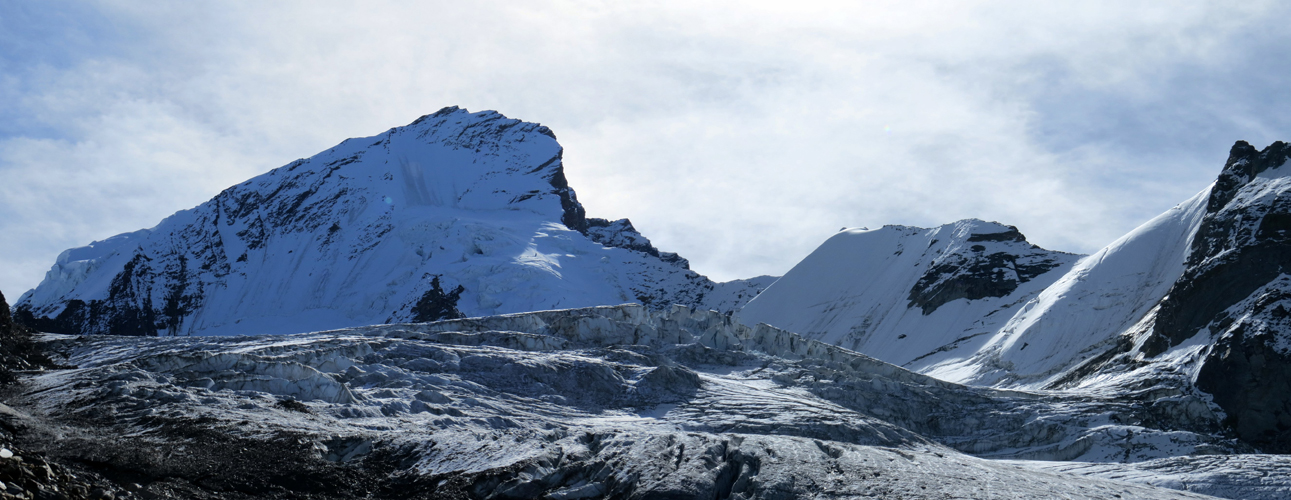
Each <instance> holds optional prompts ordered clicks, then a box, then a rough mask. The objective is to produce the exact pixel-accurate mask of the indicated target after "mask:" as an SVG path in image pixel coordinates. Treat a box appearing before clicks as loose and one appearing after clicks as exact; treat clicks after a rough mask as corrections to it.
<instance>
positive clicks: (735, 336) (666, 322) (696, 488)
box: [11, 305, 1291, 499]
mask: <svg viewBox="0 0 1291 500" xmlns="http://www.w3.org/2000/svg"><path fill="white" fill-rule="evenodd" d="M47 342H49V346H50V347H51V348H52V349H53V350H54V351H58V352H63V353H66V356H67V359H66V360H65V362H66V363H69V364H74V365H76V366H77V367H78V368H75V369H69V370H61V371H54V372H46V373H44V374H40V375H38V376H35V377H32V378H31V379H29V380H28V385H27V388H26V392H25V395H23V396H20V397H16V398H13V399H12V400H11V403H12V404H13V405H14V406H15V407H16V408H18V410H19V411H21V412H23V413H25V414H27V415H29V416H30V417H29V419H30V420H31V422H32V423H31V424H30V425H29V428H30V429H32V430H30V431H28V432H27V435H26V437H27V439H28V440H29V441H31V442H33V443H35V445H33V446H32V447H36V448H39V449H41V450H43V451H45V452H46V453H48V454H49V455H50V456H51V457H55V458H56V459H59V460H64V461H69V462H76V463H83V464H91V465H93V466H94V467H95V468H96V469H95V470H96V471H98V472H99V473H101V474H103V475H105V476H107V477H109V478H121V479H125V480H128V481H130V482H136V483H139V484H140V485H141V486H142V493H143V494H145V495H155V496H157V497H160V498H214V497H226V496H227V497H233V496H237V495H239V494H245V495H248V496H256V497H271V498H277V497H283V498H285V497H288V496H290V495H297V496H309V497H311V498H558V499H573V498H855V497H875V498H890V499H923V498H983V499H985V498H1209V497H1204V496H1202V495H1197V494H1194V493H1190V492H1188V491H1175V490H1172V489H1169V488H1176V489H1180V490H1190V491H1209V492H1227V493H1230V494H1231V495H1230V496H1232V497H1234V498H1281V497H1282V496H1284V495H1285V494H1287V492H1288V491H1291V477H1288V476H1289V474H1288V469H1287V468H1286V467H1285V465H1286V464H1285V463H1283V462H1279V461H1277V460H1275V459H1268V458H1260V457H1256V458H1253V459H1249V460H1246V461H1245V462H1242V464H1246V465H1248V466H1255V465H1258V466H1260V467H1263V468H1265V469H1269V470H1267V472H1268V474H1266V475H1263V476H1258V477H1257V476H1253V475H1251V474H1242V473H1241V472H1242V471H1236V470H1235V471H1232V473H1230V474H1226V475H1224V474H1221V473H1222V472H1224V471H1225V470H1226V469H1224V467H1222V466H1221V467H1208V468H1206V470H1205V471H1203V472H1198V471H1197V470H1196V468H1197V467H1196V464H1195V463H1193V462H1188V461H1184V462H1179V463H1175V462H1169V461H1168V460H1169V459H1168V457H1172V456H1177V455H1185V454H1195V453H1234V452H1240V451H1243V450H1244V447H1243V446H1242V445H1241V444H1240V443H1237V442H1235V441H1234V440H1231V439H1227V438H1224V437H1223V436H1221V435H1219V433H1218V432H1216V431H1217V429H1218V418H1217V417H1216V415H1215V414H1214V413H1213V411H1212V407H1211V406H1210V405H1208V404H1207V403H1206V402H1205V401H1204V400H1201V399H1198V398H1195V397H1192V396H1189V395H1186V394H1176V395H1175V397H1174V398H1173V399H1172V400H1169V401H1166V400H1164V399H1160V398H1152V395H1149V394H1147V393H1146V392H1143V393H1135V394H1120V395H1116V396H1115V397H1103V396H1098V395H1091V394H1077V393H1062V392H1044V391H1005V390H997V389H986V388H973V387H968V386H962V385H958V384H953V383H948V382H944V381H940V380H937V379H934V378H931V377H927V376H924V375H920V374H917V373H914V372H910V371H907V370H904V369H902V368H899V367H897V366H894V365H891V364H887V363H884V362H881V361H877V360H875V359H873V358H870V357H867V356H864V355H861V354H858V353H855V352H852V351H849V350H847V349H843V348H839V347H836V346H832V345H828V344H824V343H820V342H816V341H812V340H808V339H805V338H803V337H801V336H799V335H797V334H793V333H790V332H786V331H783V330H779V329H776V328H773V327H769V326H766V325H763V326H759V327H756V328H750V327H746V326H744V325H742V324H739V323H738V322H733V321H732V320H731V318H730V317H729V316H727V315H724V314H720V313H716V312H712V311H691V310H688V309H686V308H684V307H675V308H672V309H671V310H665V311H656V310H651V309H648V308H645V307H641V306H636V305H627V306H615V307H597V308H588V309H576V310H562V311H544V312H536V313H523V314H514V315H506V316H495V317H488V318H473V319H461V320H449V321H441V322H435V323H422V324H391V325H378V326H368V327H360V328H351V329H344V330H337V331H331V332H320V333H310V334H298V335H276V336H275V335H269V336H242V337H188V338H171V337H162V338H122V337H109V336H85V337H67V336H62V337H54V338H51V339H49V340H47ZM1150 398H1151V399H1150ZM1148 401H1152V402H1151V403H1148ZM38 424H39V425H38ZM974 455H976V456H974ZM985 457H990V458H1003V459H1010V460H1011V461H1001V460H991V459H988V458H985ZM1163 458H1164V459H1166V460H1167V461H1164V462H1163V461H1162V459H1163ZM1027 459H1050V460H1054V459H1059V460H1081V461H1086V462H1098V463H1103V464H1104V467H1103V468H1098V469H1096V470H1094V469H1090V470H1085V469H1081V468H1079V467H1068V468H1067V469H1062V468H1061V466H1060V464H1059V466H1057V467H1058V469H1057V470H1046V467H1048V466H1046V465H1044V464H1037V463H1035V462H1030V461H1027ZM266 462H273V466H272V467H269V466H267V464H266ZM1116 462H1131V464H1128V465H1117V464H1116ZM1136 463H1142V464H1145V465H1135V464H1136ZM1230 465H1233V467H1236V466H1238V465H1240V464H1238V463H1237V462H1233V464H1230ZM1050 468H1051V469H1052V468H1053V467H1050ZM1142 470H1159V471H1163V472H1162V474H1169V475H1171V476H1170V477H1173V478H1175V480H1176V481H1177V482H1175V483H1168V484H1164V485H1154V484H1151V483H1152V482H1153V481H1158V479H1159V477H1164V476H1160V475H1156V476H1152V475H1145V474H1143V473H1142V472H1141V471H1142ZM1111 476H1116V477H1120V478H1121V479H1124V480H1114V479H1106V478H1105V477H1111ZM1149 476H1150V477H1149ZM1158 482H1160V481H1158ZM1220 483H1222V484H1220ZM1216 485H1220V486H1222V488H1218V487H1217V486H1216ZM1162 486H1165V487H1162ZM1206 488H1210V489H1206Z"/></svg>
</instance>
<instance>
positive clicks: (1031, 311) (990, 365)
mask: <svg viewBox="0 0 1291 500" xmlns="http://www.w3.org/2000/svg"><path fill="white" fill-rule="evenodd" d="M1209 192H1210V191H1209V189H1207V190H1205V191H1202V192H1201V193H1198V194H1197V195H1196V196H1193V197H1192V198H1191V199H1189V200H1188V201H1186V202H1184V203H1182V204H1180V205H1178V206H1175V207H1174V208H1171V209H1170V210H1168V211H1166V212H1165V213H1163V214H1161V215H1159V216H1157V217H1155V218H1153V219H1152V220H1150V221H1148V222H1147V223H1145V224H1143V225H1142V226H1139V227H1138V228H1136V229H1134V230H1133V231H1131V232H1130V233H1129V234H1126V235H1125V236H1122V237H1121V238H1120V239H1118V240H1116V241H1114V242H1112V243H1111V244H1110V245H1108V246H1106V247H1104V248H1103V249H1101V250H1099V251H1098V252H1096V253H1094V254H1093V255H1090V256H1088V257H1085V258H1083V259H1080V260H1079V261H1078V262H1076V264H1075V265H1074V266H1072V268H1071V269H1069V270H1068V271H1067V272H1066V273H1065V274H1063V275H1062V277H1061V278H1059V279H1058V280H1057V281H1055V282H1053V283H1052V284H1050V285H1049V286H1048V287H1047V288H1045V289H1044V290H1043V291H1042V292H1040V293H1039V294H1038V295H1036V296H1035V297H1034V298H1031V299H1029V300H1027V301H1026V302H1025V303H1023V304H1022V305H1021V307H1020V308H1018V309H1017V310H1016V312H1015V313H1014V314H1013V316H1012V317H1011V318H1009V319H1008V320H1007V321H1006V322H1004V323H1003V325H1002V326H999V327H998V329H997V330H996V331H994V332H992V333H991V334H990V335H989V340H987V341H986V342H984V343H983V344H982V345H981V346H980V347H979V348H978V349H977V350H976V352H974V353H973V354H972V355H970V356H966V357H963V358H961V359H950V360H945V361H942V362H941V363H938V364H937V365H935V366H929V367H927V368H925V369H924V370H923V371H924V372H925V373H928V374H930V375H933V376H935V377H939V378H944V379H948V380H955V381H958V382H962V383H971V384H977V385H996V384H1003V385H1013V386H1035V387H1043V386H1047V385H1049V384H1052V383H1054V382H1055V381H1058V380H1061V379H1063V378H1064V377H1071V376H1073V374H1071V373H1067V372H1068V370H1069V369H1071V368H1073V367H1076V366H1078V365H1080V364H1081V363H1083V362H1085V361H1086V360H1088V359H1090V358H1092V357H1095V356H1097V355H1099V354H1102V353H1104V352H1105V351H1108V350H1111V349H1113V348H1114V347H1115V346H1116V343H1117V342H1121V333H1123V332H1125V331H1127V330H1129V329H1130V328H1131V327H1133V326H1134V325H1135V324H1136V323H1138V322H1139V321H1140V320H1142V319H1143V318H1144V317H1145V316H1146V315H1147V314H1148V312H1149V311H1150V310H1151V309H1152V308H1153V307H1155V306H1156V304H1157V302H1159V301H1160V300H1161V298H1162V297H1164V296H1165V294H1166V292H1167V291H1168V290H1169V289H1170V287H1171V286H1172V285H1173V284H1174V282H1175V281H1176V280H1178V279H1179V276H1180V275H1182V274H1183V270H1184V258H1185V256H1186V255H1187V249H1188V245H1189V242H1190V241H1191V238H1192V235H1193V233H1194V232H1196V230H1197V225H1198V223H1199V222H1200V221H1201V217H1202V215H1204V214H1205V211H1206V199H1207V197H1208V195H1209Z"/></svg>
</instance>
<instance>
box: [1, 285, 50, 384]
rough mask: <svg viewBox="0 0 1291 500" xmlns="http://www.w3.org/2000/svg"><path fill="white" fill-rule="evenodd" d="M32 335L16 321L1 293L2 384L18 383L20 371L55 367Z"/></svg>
mask: <svg viewBox="0 0 1291 500" xmlns="http://www.w3.org/2000/svg"><path fill="white" fill-rule="evenodd" d="M31 333H32V332H31V330H30V329H29V328H27V327H26V326H24V325H21V324H18V323H16V322H15V321H14V319H13V317H12V316H11V315H10V313H9V303H8V302H6V301H5V298H4V293H0V384H10V383H13V382H15V381H17V373H16V372H19V371H23V370H33V369H38V368H53V367H54V366H55V364H54V362H53V361H51V360H50V359H49V357H48V356H46V355H45V354H44V353H43V352H41V350H40V349H39V348H38V347H37V346H36V344H35V343H34V342H32V339H31Z"/></svg>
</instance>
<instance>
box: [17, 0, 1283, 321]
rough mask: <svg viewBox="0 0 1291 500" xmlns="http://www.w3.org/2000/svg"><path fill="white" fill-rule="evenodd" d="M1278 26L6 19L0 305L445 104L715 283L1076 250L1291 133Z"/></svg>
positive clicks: (592, 207) (957, 18)
mask: <svg viewBox="0 0 1291 500" xmlns="http://www.w3.org/2000/svg"><path fill="white" fill-rule="evenodd" d="M1288 11H1291V8H1288V7H1285V6H1283V5H1281V4H1275V3H1259V2H1255V3H1244V4H1243V5H1242V6H1240V7H1232V6H1230V5H1228V4H1222V3H1218V2H1194V3H1171V4H1170V5H1164V4H1162V5H1160V6H1157V5H1148V6H1140V7H1125V6H1123V5H1120V4H1118V3H1112V2H1103V3H1100V2H1086V3H1081V4H1080V5H1079V6H1074V7H1066V8H1055V7H1049V6H1045V5H1040V6H1037V5H1033V4H1032V3H1022V2H1017V3H1008V2H989V3H988V2H980V3H973V2H962V3H956V4H953V5H950V6H947V5H944V4H943V3H917V2H867V3H865V4H864V5H859V6H855V5H850V4H848V5H835V4H831V3H810V2H794V3H792V4H785V3H784V2H766V3H749V2H729V3H720V2H719V3H709V4H705V5H703V6H695V5H691V4H690V3H683V2H642V3H633V4H632V5H626V6H625V5H619V4H618V3H610V2H575V1H563V2H562V1H556V2H523V3H520V4H516V3H514V2H442V3H437V4H423V5H419V6H415V7H410V6H407V5H401V4H395V3H381V2H376V3H373V2H364V3H363V4H362V5H361V6H360V5H344V4H339V3H327V2H299V3H273V4H270V5H251V4H245V3H233V2H229V3H222V4H214V3H203V4H201V5H193V4H191V3H174V4H170V5H163V6H156V5H148V6H141V5H139V4H135V3H129V2H95V3H80V2H65V3H58V2H52V3H50V2H44V3H40V4H18V5H16V6H15V5H6V6H2V7H0V176H3V178H4V179H5V181H6V182H4V183H0V214H3V217H0V232H2V233H3V234H5V235H6V237H5V238H4V239H3V241H0V259H2V260H3V262H5V263H6V266H5V267H4V268H3V269H0V290H5V291H8V292H9V294H10V295H11V296H15V297H16V296H17V295H18V294H19V293H20V292H21V291H22V290H26V289H28V288H31V287H33V286H35V284H36V283H37V282H38V281H39V280H40V278H41V276H42V274H43V273H44V271H45V270H47V269H48V267H49V266H50V265H51V264H52V263H53V260H54V258H55V256H56V255H57V254H58V252H59V251H61V250H63V249H66V248H69V247H73V246H79V245H84V244H86V243H89V242H90V241H92V240H96V239H102V238H105V237H108V236H111V235H113V234H117V233H120V232H125V231H132V230H135V229H138V228H142V227H150V226H152V225H154V224H156V223H157V222H158V221H159V220H161V219H162V218H163V217H165V216H167V215H169V214H171V213H173V212H175V211H177V210H181V209H184V208H189V207H191V206H194V205H196V204H198V203H200V202H202V201H204V200H206V199H208V198H210V197H211V196H213V195H214V194H216V193H218V192H219V191H220V190H222V189H223V188H225V187H227V186H229V185H232V184H235V183H237V182H239V181H241V180H243V179H245V178H248V177H251V176H253V175H256V174H258V173H261V172H264V171H267V170H268V169H271V168H274V167H277V166H280V165H282V164H285V163H287V162H289V161H291V160H293V159H295V158H297V157H303V156H309V155H312V154H314V153H316V152H318V151H320V150H322V149H325V148H328V147H330V146H332V145H334V144H335V143H337V142H340V140H341V139H344V138H347V137H356V136H367V135H373V134H376V133H379V132H381V131H383V130H385V129H387V128H389V127H391V126H397V125H402V124H406V123H408V122H410V121H412V120H413V119H415V118H416V117H417V116H419V115H422V114H425V113H429V112H433V111H435V110H437V109H439V108H441V107H443V106H448V105H460V106H463V107H466V108H468V109H471V110H473V111H474V110H481V109H496V110H498V111H500V112H502V113H503V114H506V115H508V116H511V117H514V118H520V119H524V120H528V121H537V122H541V123H543V124H546V125H548V126H550V127H552V128H553V129H554V130H555V131H556V134H557V135H558V137H559V138H560V140H561V143H562V144H563V145H564V146H565V148H566V156H565V158H566V162H565V163H566V168H567V175H568V176H569V178H570V182H571V184H572V185H573V186H574V188H575V189H577V190H578V194H579V198H580V199H581V200H582V201H583V203H584V204H585V205H586V206H587V208H588V212H589V214H591V215H593V216H599V217H609V218H618V217H629V218H631V219H632V220H633V222H634V224H636V225H637V227H638V228H639V229H641V230H642V232H643V233H645V234H646V235H647V236H649V237H650V238H651V239H653V240H654V242H655V243H656V245H657V246H659V247H660V248H663V249H665V250H669V251H676V252H679V253H681V254H682V255H684V256H686V257H687V258H689V259H690V260H691V262H692V265H693V267H694V268H695V269H696V270H698V271H699V272H701V273H705V274H708V275H710V276H713V277H715V278H717V279H732V278H740V277H748V276H753V275H758V274H780V273H784V272H785V271H787V270H788V269H789V267H791V266H792V265H793V264H794V263H796V262H797V261H798V260H799V259H801V258H802V257H803V256H804V255H806V253H807V252H809V251H810V250H811V249H813V248H814V247H815V246H816V245H817V244H819V243H820V242H821V241H822V240H824V239H825V238H827V237H828V236H829V235H831V234H832V233H833V232H835V231H837V230H838V229H839V228H840V227H844V226H849V227H857V226H870V227H874V226H878V225H882V224H888V223H895V224H911V225H922V226H929V225H936V224H942V223H946V222H950V221H953V220H957V219H961V218H968V217H977V218H982V219H988V220H998V221H1000V222H1004V223H1008V224H1014V225H1017V226H1019V228H1020V229H1021V230H1022V231H1023V232H1024V233H1025V234H1027V235H1028V236H1029V237H1030V238H1031V240H1032V241H1033V242H1036V243H1038V244H1040V245H1042V246H1046V247H1049V248H1056V249H1062V250H1069V251H1081V252H1089V251H1092V250H1094V249H1096V248H1098V247H1100V246H1101V245H1103V244H1105V243H1107V242H1109V241H1111V240H1112V239H1114V238H1115V237H1117V236H1119V235H1121V234H1123V233H1124V232H1126V231H1128V230H1129V229H1131V228H1133V227H1134V226H1136V225H1138V224H1139V223H1141V222H1143V221H1145V220H1147V219H1148V218H1150V217H1151V216H1153V215H1155V214H1156V213H1159V212H1161V211H1163V210H1165V209H1167V208H1169V207H1170V206H1172V205H1173V204H1175V203H1177V202H1179V201H1182V200H1183V199H1185V198H1187V197H1188V196H1190V195H1192V194H1193V193H1195V192H1196V191H1198V190H1200V189H1202V188H1204V187H1205V186H1206V185H1207V183H1209V182H1210V181H1211V180H1212V179H1213V177H1214V175H1215V174H1216V173H1218V170H1219V167H1220V165H1221V164H1222V162H1223V160H1224V158H1225V157H1226V154H1227V150H1228V147H1229V146H1230V145H1231V144H1232V142H1233V141H1235V140H1237V139H1245V140H1249V141H1251V142H1252V143H1254V144H1256V145H1257V146H1260V147H1262V146H1263V145H1265V144H1267V143H1269V142H1272V141H1273V140H1278V139H1287V138H1289V137H1291V134H1289V133H1288V125H1291V123H1289V120H1288V118H1287V115H1286V113H1279V112H1278V110H1279V109H1287V106H1286V105H1287V104H1291V103H1288V102H1287V101H1288V100H1291V97H1288V95H1287V93H1286V92H1279V89H1281V88H1284V87H1285V85H1286V82H1287V76H1286V74H1285V73H1286V72H1287V70H1286V69H1284V68H1288V67H1291V65H1288V64H1287V62H1288V61H1287V59H1288V56H1287V55H1286V53H1285V50H1283V47H1286V46H1289V45H1291V44H1288V42H1291V40H1288V38H1289V36H1288V35H1286V34H1284V31H1285V30H1283V29H1281V26H1279V20H1280V19H1286V17H1287V16H1286V14H1288V13H1289V12H1288Z"/></svg>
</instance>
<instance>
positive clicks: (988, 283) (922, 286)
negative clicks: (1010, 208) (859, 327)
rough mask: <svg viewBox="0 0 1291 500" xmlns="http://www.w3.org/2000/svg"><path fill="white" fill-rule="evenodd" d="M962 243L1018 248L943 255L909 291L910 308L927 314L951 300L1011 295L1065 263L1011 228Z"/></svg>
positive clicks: (981, 248) (976, 249) (976, 247)
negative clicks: (996, 243) (990, 243)
mask: <svg viewBox="0 0 1291 500" xmlns="http://www.w3.org/2000/svg"><path fill="white" fill-rule="evenodd" d="M965 241H966V242H968V243H978V242H987V241H992V242H1008V243H1020V244H1021V245H1011V246H1010V247H1008V248H1007V249H996V250H995V251H989V252H988V251H987V249H986V246H984V245H981V244H975V245H970V246H969V248H968V251H962V250H961V251H960V252H956V253H948V254H946V255H944V256H943V257H941V258H940V259H939V262H938V263H937V264H935V265H934V266H933V267H932V268H930V269H928V271H927V272H925V273H924V274H923V276H920V277H919V281H918V282H916V283H915V285H914V287H913V288H911V289H910V296H909V300H910V307H916V306H917V307H919V309H921V310H922V311H923V313H924V314H925V315H927V314H932V312H933V311H935V310H937V308H938V307H941V306H942V305H943V304H945V303H947V302H950V301H952V300H958V299H968V300H976V299H984V298H987V297H1004V296H1007V295H1009V294H1010V293H1013V291H1014V290H1016V289H1017V288H1018V285H1019V284H1021V283H1026V282H1028V281H1031V279H1033V278H1035V277H1036V276H1039V275H1041V274H1044V273H1046V272H1049V271H1050V270H1052V269H1053V268H1055V267H1058V266H1061V265H1063V264H1064V263H1066V260H1065V259H1061V258H1056V257H1055V256H1054V252H1051V251H1048V250H1045V249H1042V248H1040V247H1038V246H1035V245H1031V244H1030V243H1027V240H1026V237H1024V236H1022V233H1021V232H1018V228H1016V227H1013V226H1008V230H1007V231H1003V232H999V233H974V234H971V235H969V236H968V238H966V239H965ZM1028 247H1029V248H1028Z"/></svg>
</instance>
